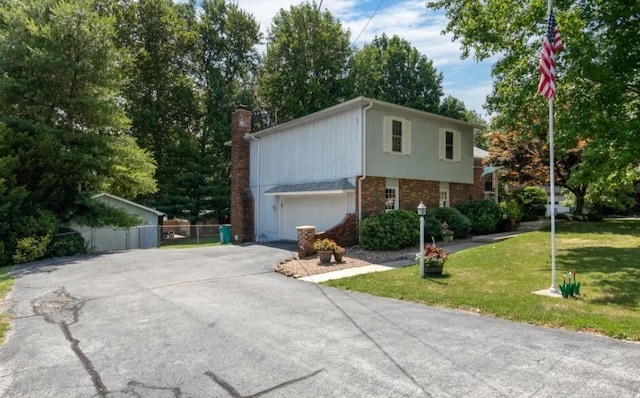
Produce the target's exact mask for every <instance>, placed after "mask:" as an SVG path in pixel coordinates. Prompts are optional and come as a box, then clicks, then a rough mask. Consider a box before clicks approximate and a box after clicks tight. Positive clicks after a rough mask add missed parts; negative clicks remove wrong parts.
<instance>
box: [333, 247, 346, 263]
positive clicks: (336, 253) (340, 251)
mask: <svg viewBox="0 0 640 398" xmlns="http://www.w3.org/2000/svg"><path fill="white" fill-rule="evenodd" d="M346 251H347V250H346V249H345V248H344V247H342V246H340V245H336V247H334V248H333V258H335V259H336V263H341V262H342V256H344V253H345V252H346Z"/></svg>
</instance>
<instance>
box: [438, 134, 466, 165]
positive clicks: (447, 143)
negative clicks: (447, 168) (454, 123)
mask: <svg viewBox="0 0 640 398" xmlns="http://www.w3.org/2000/svg"><path fill="white" fill-rule="evenodd" d="M439 141H440V143H439V144H440V145H439V147H440V151H439V152H440V153H439V155H440V156H439V157H440V159H441V160H448V161H452V162H459V161H460V152H461V148H460V132H459V131H457V130H453V129H440V139H439Z"/></svg>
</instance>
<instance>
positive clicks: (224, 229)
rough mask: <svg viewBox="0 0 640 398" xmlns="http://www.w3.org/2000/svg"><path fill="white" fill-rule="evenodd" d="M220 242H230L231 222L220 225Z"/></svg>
mask: <svg viewBox="0 0 640 398" xmlns="http://www.w3.org/2000/svg"><path fill="white" fill-rule="evenodd" d="M220 243H222V244H226V243H231V224H223V225H221V226H220Z"/></svg>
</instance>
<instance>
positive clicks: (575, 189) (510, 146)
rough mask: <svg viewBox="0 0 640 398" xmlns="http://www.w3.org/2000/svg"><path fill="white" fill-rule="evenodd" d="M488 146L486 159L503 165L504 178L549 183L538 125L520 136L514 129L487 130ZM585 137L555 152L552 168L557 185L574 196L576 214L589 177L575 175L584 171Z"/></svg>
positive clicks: (545, 151)
mask: <svg viewBox="0 0 640 398" xmlns="http://www.w3.org/2000/svg"><path fill="white" fill-rule="evenodd" d="M489 138H490V140H491V146H490V148H489V157H488V159H487V162H489V163H492V164H494V165H496V166H503V167H504V168H505V179H506V181H509V182H512V183H516V184H534V185H549V144H548V143H547V139H546V131H545V130H544V129H538V130H537V131H536V133H535V134H533V135H529V136H523V135H521V134H520V133H519V132H517V131H510V132H508V133H502V132H499V131H494V132H493V133H491V134H489ZM586 144H587V143H586V141H584V140H580V141H578V142H576V143H575V144H574V145H573V147H572V148H571V149H570V150H566V151H563V152H561V153H558V154H557V156H556V157H557V161H556V162H555V168H554V171H555V173H556V177H557V183H558V185H559V186H561V187H563V188H565V189H567V190H569V191H570V192H571V193H572V194H573V195H574V197H575V209H574V211H575V212H576V213H577V214H582V211H583V209H584V205H585V195H586V194H587V189H588V187H589V183H588V182H585V181H588V180H592V179H591V178H589V179H586V178H576V176H578V175H580V174H581V173H584V172H585V171H584V170H583V169H584V159H583V157H582V155H583V151H584V148H585V147H586Z"/></svg>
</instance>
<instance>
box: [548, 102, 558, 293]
mask: <svg viewBox="0 0 640 398" xmlns="http://www.w3.org/2000/svg"><path fill="white" fill-rule="evenodd" d="M554 158H555V156H554V145H553V97H550V98H549V179H550V182H551V187H550V191H551V192H550V193H551V198H550V199H551V205H550V206H549V212H550V213H551V288H550V289H549V291H550V292H551V293H558V290H557V289H556V184H555V170H554V164H555V159H554Z"/></svg>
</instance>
